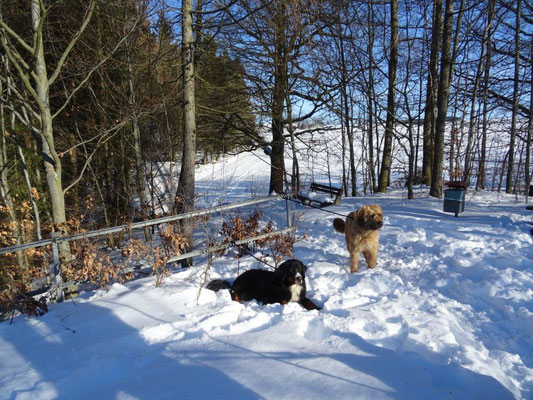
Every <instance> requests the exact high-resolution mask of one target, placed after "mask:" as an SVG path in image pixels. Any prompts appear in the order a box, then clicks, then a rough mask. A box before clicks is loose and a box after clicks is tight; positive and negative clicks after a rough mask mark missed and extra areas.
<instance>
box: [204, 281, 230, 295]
mask: <svg viewBox="0 0 533 400" xmlns="http://www.w3.org/2000/svg"><path fill="white" fill-rule="evenodd" d="M206 289H209V290H212V291H213V292H218V291H219V290H222V289H231V284H230V283H229V282H228V281H225V280H222V279H215V280H213V281H211V282H209V283H208V284H207V286H206Z"/></svg>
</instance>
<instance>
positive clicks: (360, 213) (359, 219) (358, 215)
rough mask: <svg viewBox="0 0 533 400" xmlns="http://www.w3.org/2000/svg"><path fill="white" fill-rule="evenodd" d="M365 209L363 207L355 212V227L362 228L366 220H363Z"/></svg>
mask: <svg viewBox="0 0 533 400" xmlns="http://www.w3.org/2000/svg"><path fill="white" fill-rule="evenodd" d="M365 214H366V212H365V208H364V207H361V208H360V209H359V210H357V211H356V212H355V218H356V221H357V225H359V226H364V225H365V222H366V218H365Z"/></svg>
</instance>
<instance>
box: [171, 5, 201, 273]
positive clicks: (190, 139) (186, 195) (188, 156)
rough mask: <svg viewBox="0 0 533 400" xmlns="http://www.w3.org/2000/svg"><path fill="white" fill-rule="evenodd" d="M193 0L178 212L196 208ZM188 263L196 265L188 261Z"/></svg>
mask: <svg viewBox="0 0 533 400" xmlns="http://www.w3.org/2000/svg"><path fill="white" fill-rule="evenodd" d="M192 12H193V1H192V0H183V2H182V38H183V50H182V51H183V66H184V67H183V87H184V89H183V103H184V105H183V131H184V132H183V156H182V160H181V171H180V178H179V183H178V190H177V193H176V199H175V207H176V211H177V212H178V213H187V212H191V211H193V210H194V162H195V155H196V99H195V91H194V36H193V18H192ZM193 224H194V220H193V219H192V218H188V219H184V220H181V224H180V225H181V231H182V234H183V236H184V237H185V239H186V240H187V243H188V244H187V247H186V251H190V250H191V249H192V248H193V228H194V227H193ZM183 265H184V266H190V265H192V260H190V259H189V260H186V261H185V262H184V263H183Z"/></svg>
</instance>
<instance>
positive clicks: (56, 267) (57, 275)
mask: <svg viewBox="0 0 533 400" xmlns="http://www.w3.org/2000/svg"><path fill="white" fill-rule="evenodd" d="M50 236H51V238H52V257H53V263H54V264H53V272H54V282H55V284H56V301H57V302H58V303H61V302H62V301H63V300H65V294H64V293H63V288H62V287H61V284H62V283H63V278H62V277H61V260H60V259H59V248H58V246H57V240H56V238H57V237H58V235H57V233H56V232H52V233H51V234H50Z"/></svg>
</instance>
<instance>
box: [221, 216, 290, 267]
mask: <svg viewBox="0 0 533 400" xmlns="http://www.w3.org/2000/svg"><path fill="white" fill-rule="evenodd" d="M260 218H261V214H260V213H259V211H257V210H256V211H254V213H253V214H252V215H251V216H250V217H248V218H247V219H242V218H241V217H240V216H236V217H234V218H232V220H231V222H230V223H227V222H224V223H223V224H222V228H221V230H220V233H221V234H222V236H225V238H224V240H223V241H222V242H221V243H222V244H231V243H235V242H236V241H237V240H241V239H246V238H249V237H254V236H259V235H263V234H265V233H271V232H273V231H274V228H275V227H274V225H273V223H272V222H271V221H269V222H267V223H266V225H265V226H264V227H263V228H262V229H260V228H259V225H260V224H259V220H260ZM298 239H299V238H298V237H296V236H295V235H293V234H290V233H289V234H277V235H272V236H269V237H266V238H263V239H260V240H257V241H255V242H250V243H245V244H241V245H238V246H236V248H237V254H236V257H237V258H240V257H243V256H244V255H246V254H250V253H251V251H252V250H255V248H256V247H259V248H267V249H269V250H270V256H271V257H272V258H273V259H274V262H275V263H276V264H277V263H278V262H280V261H282V260H283V259H284V258H285V257H292V256H293V255H292V249H293V246H294V243H295V242H296V241H297V240H298ZM223 253H224V250H222V251H221V253H220V254H223Z"/></svg>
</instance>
